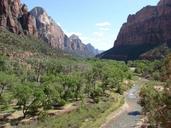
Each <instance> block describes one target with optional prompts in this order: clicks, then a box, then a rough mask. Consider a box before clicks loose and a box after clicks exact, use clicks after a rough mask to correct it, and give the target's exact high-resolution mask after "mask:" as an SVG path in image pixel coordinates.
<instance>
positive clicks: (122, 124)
mask: <svg viewBox="0 0 171 128" xmlns="http://www.w3.org/2000/svg"><path fill="white" fill-rule="evenodd" d="M139 90H140V86H139V85H134V86H133V87H132V88H131V89H130V90H129V91H128V92H127V93H126V94H125V102H126V103H127V104H128V107H127V108H126V109H124V110H123V111H122V112H121V113H120V114H119V115H117V116H116V117H115V118H114V119H112V120H111V121H109V123H107V124H106V125H105V126H104V127H103V128H135V126H136V124H137V123H138V121H139V120H140V118H141V114H140V113H141V109H142V108H141V106H140V105H139V104H138V103H137V102H138V100H139Z"/></svg>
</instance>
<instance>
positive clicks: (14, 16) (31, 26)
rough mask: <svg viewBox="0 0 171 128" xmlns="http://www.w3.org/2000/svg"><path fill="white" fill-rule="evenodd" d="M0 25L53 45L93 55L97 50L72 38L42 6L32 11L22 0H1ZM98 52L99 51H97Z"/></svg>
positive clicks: (75, 52) (73, 51)
mask: <svg viewBox="0 0 171 128" xmlns="http://www.w3.org/2000/svg"><path fill="white" fill-rule="evenodd" d="M0 26H1V28H5V29H7V30H9V31H10V32H13V33H16V34H25V35H31V36H35V37H38V38H40V39H42V40H44V41H45V42H47V43H48V44H49V45H50V46H51V47H53V48H57V49H62V50H66V51H71V52H72V53H74V54H78V55H80V53H81V55H82V56H84V55H85V56H87V57H92V56H95V55H96V53H97V52H95V51H96V49H95V48H94V47H91V48H90V47H87V46H86V45H85V44H83V42H82V41H81V40H80V39H74V40H73V39H70V38H68V36H67V35H66V34H65V33H64V32H63V30H62V29H61V27H60V26H59V25H58V24H56V23H55V21H54V20H53V19H52V18H51V17H50V16H48V14H47V12H46V11H45V10H44V9H43V8H42V7H35V8H33V9H32V10H31V11H28V8H27V6H26V5H25V4H21V2H20V0H0ZM97 54H98V53H97Z"/></svg>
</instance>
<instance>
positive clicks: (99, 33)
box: [93, 32, 104, 37]
mask: <svg viewBox="0 0 171 128" xmlns="http://www.w3.org/2000/svg"><path fill="white" fill-rule="evenodd" d="M103 35H104V33H103V32H93V36H95V37H103Z"/></svg>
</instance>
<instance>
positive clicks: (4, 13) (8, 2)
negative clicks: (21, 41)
mask: <svg viewBox="0 0 171 128" xmlns="http://www.w3.org/2000/svg"><path fill="white" fill-rule="evenodd" d="M20 14H21V4H20V0H0V26H2V27H4V28H7V29H8V30H10V31H11V32H14V33H17V34H18V33H21V32H22V28H21V25H20V23H19V22H18V16H19V15H20Z"/></svg>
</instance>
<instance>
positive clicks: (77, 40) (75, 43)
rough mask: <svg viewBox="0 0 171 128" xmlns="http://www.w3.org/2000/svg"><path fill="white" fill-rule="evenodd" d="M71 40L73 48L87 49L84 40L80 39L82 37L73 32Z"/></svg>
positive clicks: (78, 49) (77, 49) (76, 49)
mask: <svg viewBox="0 0 171 128" xmlns="http://www.w3.org/2000/svg"><path fill="white" fill-rule="evenodd" d="M69 40H70V43H71V44H70V45H71V46H70V47H71V49H72V50H75V51H85V44H83V43H82V41H81V40H80V38H79V37H78V36H77V35H75V34H73V35H71V36H70V37H69Z"/></svg>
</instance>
